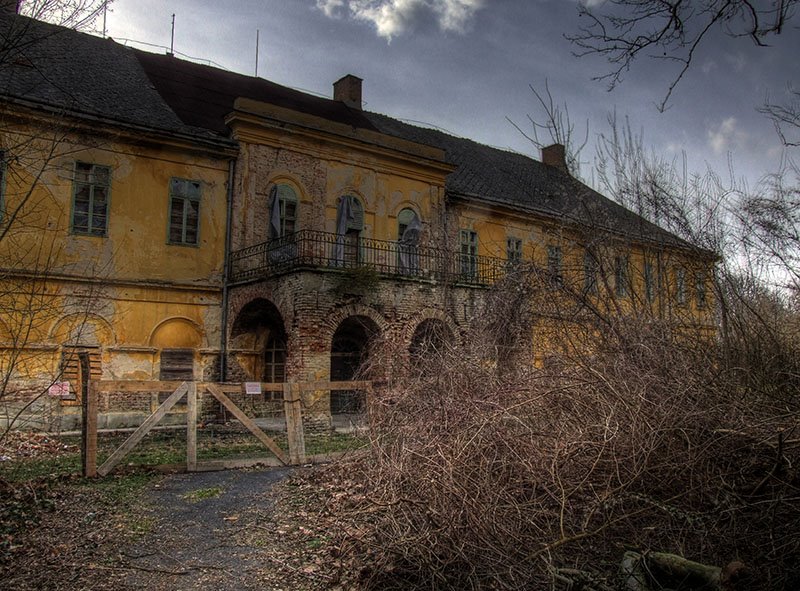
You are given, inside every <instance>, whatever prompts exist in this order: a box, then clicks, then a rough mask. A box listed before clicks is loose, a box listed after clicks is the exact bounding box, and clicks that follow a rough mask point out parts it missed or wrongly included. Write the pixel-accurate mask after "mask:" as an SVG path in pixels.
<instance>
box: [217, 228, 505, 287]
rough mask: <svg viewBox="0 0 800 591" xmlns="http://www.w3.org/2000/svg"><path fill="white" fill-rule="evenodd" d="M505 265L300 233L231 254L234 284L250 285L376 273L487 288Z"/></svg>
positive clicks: (439, 251) (393, 243)
mask: <svg viewBox="0 0 800 591" xmlns="http://www.w3.org/2000/svg"><path fill="white" fill-rule="evenodd" d="M506 265H507V261H506V260H505V259H500V258H495V257H485V256H474V255H466V254H460V253H454V252H450V251H447V250H443V249H437V248H430V247H427V246H408V245H403V244H400V243H398V242H396V241H389V240H373V239H371V238H357V239H353V238H351V237H350V236H342V235H338V234H333V233H330V232H316V231H312V230H302V231H300V232H295V233H294V234H290V235H289V236H284V237H282V238H277V239H275V240H271V241H269V242H262V243H261V244H256V245H254V246H248V247H247V248H243V249H241V250H236V251H233V252H232V253H231V258H230V269H231V282H233V283H247V282H250V281H256V280H259V279H267V278H269V277H274V276H276V275H282V274H284V273H288V272H291V271H297V270H319V269H327V270H332V271H336V270H344V269H356V268H358V269H362V268H366V269H373V270H374V271H376V272H377V273H379V274H381V275H383V276H387V277H393V278H398V279H420V280H427V281H437V282H447V283H456V284H462V285H469V286H476V287H482V286H488V285H492V284H493V283H495V282H496V281H497V280H499V279H500V278H502V277H503V276H504V275H505V272H506Z"/></svg>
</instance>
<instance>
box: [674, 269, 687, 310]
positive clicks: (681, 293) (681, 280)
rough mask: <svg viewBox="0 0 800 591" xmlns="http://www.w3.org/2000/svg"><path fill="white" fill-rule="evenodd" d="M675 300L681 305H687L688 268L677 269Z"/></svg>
mask: <svg viewBox="0 0 800 591" xmlns="http://www.w3.org/2000/svg"><path fill="white" fill-rule="evenodd" d="M675 302H676V303H677V304H678V305H679V306H685V305H686V269H683V268H681V267H678V268H677V269H675Z"/></svg>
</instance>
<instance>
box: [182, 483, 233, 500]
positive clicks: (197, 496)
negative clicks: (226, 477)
mask: <svg viewBox="0 0 800 591" xmlns="http://www.w3.org/2000/svg"><path fill="white" fill-rule="evenodd" d="M222 493H223V488H222V487H221V486H210V487H208V488H198V489H197V490H193V491H189V492H188V493H186V494H183V495H181V498H182V499H183V500H184V501H187V502H189V503H199V502H200V501H205V500H206V499H216V498H217V497H218V496H220V495H221V494H222Z"/></svg>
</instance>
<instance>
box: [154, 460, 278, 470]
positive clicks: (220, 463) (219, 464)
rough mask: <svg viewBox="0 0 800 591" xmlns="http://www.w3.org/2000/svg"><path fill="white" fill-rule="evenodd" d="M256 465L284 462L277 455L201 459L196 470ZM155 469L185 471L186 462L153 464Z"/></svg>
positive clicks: (227, 468)
mask: <svg viewBox="0 0 800 591" xmlns="http://www.w3.org/2000/svg"><path fill="white" fill-rule="evenodd" d="M256 466H269V467H271V468H281V467H283V464H282V463H281V461H280V460H279V459H278V458H276V457H275V456H265V457H263V458H241V459H231V460H201V461H199V462H197V468H196V470H195V472H216V471H219V470H235V469H237V468H253V467H256ZM153 469H154V470H156V471H158V472H165V473H167V474H171V473H174V472H185V471H186V464H159V465H158V466H153Z"/></svg>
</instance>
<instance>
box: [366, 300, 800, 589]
mask: <svg viewBox="0 0 800 591" xmlns="http://www.w3.org/2000/svg"><path fill="white" fill-rule="evenodd" d="M532 295H533V296H534V297H535V294H532ZM514 297H521V295H520V294H512V298H514ZM489 301H490V302H491V301H492V298H489ZM492 305H493V308H494V310H495V311H497V310H499V312H500V313H499V316H498V315H494V314H493V313H492V311H491V310H487V312H486V314H485V315H484V318H485V321H484V322H482V323H481V326H480V327H479V328H477V329H476V331H475V334H472V335H470V337H469V339H467V342H465V343H464V346H462V347H460V348H458V349H456V348H448V349H445V350H440V351H438V352H437V354H438V356H439V357H438V359H437V362H438V363H437V365H438V366H439V367H438V369H437V371H435V372H428V373H420V374H417V375H415V376H414V377H413V379H412V378H409V379H406V380H402V381H400V382H395V383H394V385H392V386H391V387H389V388H388V389H387V390H386V391H384V392H382V393H381V394H380V395H379V396H378V398H377V399H376V400H375V402H374V404H373V408H372V411H371V415H372V416H371V420H372V437H373V445H372V449H371V455H370V456H369V457H368V458H367V459H365V460H364V461H363V462H362V464H361V469H362V470H363V478H364V479H365V480H366V486H365V489H366V490H368V491H371V492H370V494H369V495H367V502H366V503H365V504H364V505H362V506H361V508H360V509H359V511H357V512H356V513H357V514H359V513H360V515H361V517H365V516H367V515H368V519H367V521H368V523H369V530H370V535H369V536H366V537H361V538H359V539H360V542H359V544H357V545H356V546H355V547H356V548H358V551H360V552H367V553H368V554H369V556H370V568H369V570H368V571H365V574H364V583H365V586H366V587H367V588H376V589H377V588H380V589H385V588H397V589H400V588H402V589H408V588H420V589H421V588H425V589H453V588H457V589H548V588H564V586H565V585H566V586H569V585H572V587H571V588H573V589H575V588H581V589H598V590H600V589H615V588H619V587H618V586H617V585H619V581H618V575H617V573H618V571H619V565H620V561H621V559H622V557H623V555H624V553H625V551H626V549H628V550H630V549H633V550H636V551H638V552H644V553H646V552H647V551H649V550H654V551H655V550H657V551H664V552H670V553H674V554H678V555H680V556H685V557H687V558H690V559H691V560H694V561H697V562H702V563H705V564H711V565H718V566H724V565H726V564H728V563H730V562H732V561H734V560H738V561H742V562H744V563H745V564H747V565H748V569H749V571H750V573H751V574H752V575H754V576H753V578H752V580H751V582H750V583H747V585H748V586H746V587H741V588H748V589H757V588H762V589H793V588H797V586H798V584H800V571H798V569H797V566H796V565H797V564H800V539H798V536H797V535H796V531H797V528H798V526H799V525H800V508H799V507H800V503H798V500H800V477H798V472H797V465H798V462H800V436H799V435H798V431H800V430H799V429H797V426H798V422H800V413H798V407H797V404H798V400H797V399H796V398H795V399H794V400H791V401H787V400H786V399H783V400H782V401H781V402H780V405H778V404H777V403H776V402H775V400H774V399H770V398H762V397H759V395H758V394H757V393H754V392H748V391H746V390H745V389H744V388H743V386H742V383H741V382H739V381H737V375H738V374H736V373H730V372H728V371H726V370H725V368H724V366H723V364H721V363H720V362H719V359H718V357H717V354H716V349H717V346H716V344H715V343H714V342H709V341H708V340H707V339H706V341H697V340H694V339H693V338H692V337H691V336H687V335H685V334H682V335H680V336H678V333H677V331H675V330H674V327H672V326H669V325H668V324H666V323H663V322H662V323H660V322H658V321H655V320H653V319H648V320H647V321H638V320H635V319H632V318H625V319H619V320H617V321H614V322H615V326H614V327H613V330H605V331H603V332H602V333H600V334H598V335H597V338H596V340H595V342H594V345H593V347H592V350H591V351H590V352H588V351H586V350H584V352H583V353H576V352H575V348H574V347H569V346H566V345H565V346H564V347H561V350H562V351H565V353H564V354H562V355H561V356H560V357H558V358H554V359H551V361H550V362H549V364H548V365H547V366H546V367H544V368H534V367H530V366H529V367H530V369H525V370H519V369H518V370H517V371H514V372H506V371H501V364H500V363H498V362H497V361H494V360H492V359H491V358H490V357H487V356H486V355H485V353H486V351H487V347H486V343H487V342H496V341H495V339H496V337H497V334H493V333H492V330H495V329H497V328H498V327H502V328H501V330H502V331H506V345H508V343H510V342H511V341H512V340H513V339H510V336H509V332H510V331H511V330H512V328H513V327H515V326H516V327H517V329H519V330H521V331H529V330H530V326H531V323H530V322H526V321H519V322H516V323H515V322H514V321H512V319H511V318H510V317H509V314H508V310H509V309H511V308H509V307H508V306H497V305H496V302H494V303H493V304H492ZM512 308H515V309H517V310H518V311H522V310H526V309H528V310H529V309H530V308H526V307H525V306H520V305H519V301H517V302H516V303H514V305H513V306H512ZM519 313H526V312H518V314H519ZM493 327H494V328H493ZM567 333H568V331H564V332H563V333H561V337H562V338H564V339H565V340H568V339H569V337H568V336H567ZM527 334H530V333H529V332H528V333H527ZM559 335H560V333H559V331H558V326H557V325H556V326H551V330H550V338H551V339H553V340H557V339H558V338H559ZM519 342H525V340H524V339H521V338H520V339H519ZM527 342H528V343H529V342H530V341H529V340H527ZM528 346H529V345H528ZM569 351H572V353H569ZM365 540H369V542H366V541H365Z"/></svg>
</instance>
